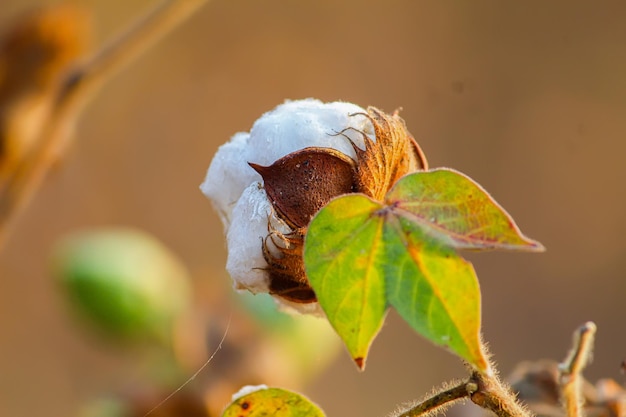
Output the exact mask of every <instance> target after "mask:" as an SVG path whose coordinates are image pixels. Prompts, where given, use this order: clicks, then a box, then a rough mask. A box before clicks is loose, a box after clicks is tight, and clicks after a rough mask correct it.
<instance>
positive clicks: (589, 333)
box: [559, 321, 596, 417]
mask: <svg viewBox="0 0 626 417" xmlns="http://www.w3.org/2000/svg"><path fill="white" fill-rule="evenodd" d="M595 334H596V325H595V324H594V323H593V322H590V321H589V322H587V323H585V324H583V325H582V326H580V327H579V328H578V329H577V330H576V332H575V333H574V343H573V346H572V350H571V351H570V353H569V354H568V356H567V358H565V360H564V361H563V362H562V363H561V364H560V365H559V371H560V376H559V382H560V384H561V395H562V397H563V403H564V404H563V406H564V407H565V412H566V413H567V416H568V417H580V416H582V412H581V409H582V405H583V398H582V395H581V378H580V376H581V374H582V371H583V369H584V368H585V366H586V365H587V364H588V363H589V360H590V357H591V351H592V348H593V340H594V336H595Z"/></svg>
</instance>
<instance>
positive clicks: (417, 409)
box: [396, 381, 477, 417]
mask: <svg viewBox="0 0 626 417" xmlns="http://www.w3.org/2000/svg"><path fill="white" fill-rule="evenodd" d="M476 389H477V386H476V384H474V383H473V382H468V381H465V382H462V383H460V384H458V385H455V386H453V387H452V388H449V389H446V390H444V391H440V392H438V393H436V394H435V395H433V396H432V397H429V398H427V399H426V400H423V401H421V402H420V403H418V404H417V405H415V406H412V407H411V408H410V409H408V410H406V411H404V412H402V413H401V414H398V415H397V416H396V417H417V416H424V415H427V414H430V413H435V412H438V411H442V409H443V408H445V407H447V406H449V405H451V404H452V403H453V402H455V401H458V400H461V399H464V398H467V397H469V396H470V395H471V394H472V392H474V391H475V390H476Z"/></svg>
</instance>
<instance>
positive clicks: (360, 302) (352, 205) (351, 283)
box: [304, 194, 388, 369]
mask: <svg viewBox="0 0 626 417" xmlns="http://www.w3.org/2000/svg"><path fill="white" fill-rule="evenodd" d="M381 208H382V206H381V205H380V204H379V203H376V202H374V201H372V200H370V199H369V198H367V197H365V196H363V195H359V194H353V195H346V196H344V197H341V198H338V199H335V200H333V201H332V202H331V203H330V204H328V205H327V206H326V207H325V208H324V209H323V210H322V211H320V212H319V214H318V215H317V216H316V217H315V218H314V219H313V221H312V222H311V224H310V225H309V229H308V232H307V236H306V239H305V250H304V259H305V265H306V271H307V277H308V278H309V280H310V282H311V285H312V287H313V288H314V290H315V293H316V295H317V299H318V301H319V303H320V305H321V307H322V309H323V310H324V312H325V313H326V316H327V317H328V320H329V322H330V324H331V325H332V326H333V327H334V328H335V330H336V331H337V333H338V334H339V336H340V337H341V338H342V339H343V341H344V343H345V345H346V347H347V348H348V351H349V353H350V355H351V356H352V358H353V359H354V361H355V362H356V364H357V366H358V367H359V368H360V369H363V367H364V366H365V358H366V356H367V351H368V350H369V346H370V344H371V342H372V340H373V339H374V337H375V336H376V334H377V333H378V331H379V330H380V327H381V326H382V323H383V319H384V316H385V312H386V310H387V302H386V300H385V276H384V267H385V265H386V264H387V263H388V259H386V255H385V253H384V251H383V244H384V239H383V236H382V233H383V218H381V217H377V216H373V215H372V214H373V213H375V212H376V211H377V210H379V209H381ZM307 242H308V243H307Z"/></svg>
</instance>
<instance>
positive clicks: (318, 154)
mask: <svg viewBox="0 0 626 417" xmlns="http://www.w3.org/2000/svg"><path fill="white" fill-rule="evenodd" d="M352 116H353V117H357V116H364V117H367V118H369V119H370V121H371V122H372V125H373V126H374V133H375V136H376V140H375V141H374V140H372V139H371V138H370V137H369V136H367V135H366V134H365V133H364V132H359V133H360V134H361V135H362V136H363V140H364V143H365V149H361V148H360V147H358V146H357V145H356V144H354V142H352V140H350V138H349V137H348V136H347V135H346V134H345V132H346V131H345V130H344V131H342V132H339V133H338V134H339V135H342V136H344V137H345V138H346V139H347V140H348V141H350V143H351V144H352V146H353V148H354V150H355V152H356V161H354V160H352V159H351V158H349V157H348V156H346V155H344V154H343V153H341V152H339V151H336V150H334V149H330V148H317V147H315V148H305V149H302V150H300V151H297V152H293V153H291V154H289V155H287V156H284V157H283V158H280V159H279V160H278V161H276V162H274V163H273V164H272V165H270V166H268V167H263V166H260V165H257V164H254V163H249V164H250V166H251V167H252V168H254V169H255V170H256V171H257V172H258V173H259V174H260V175H261V176H262V177H263V181H264V188H265V191H266V193H267V195H268V199H269V201H270V202H271V204H272V207H273V208H274V210H275V211H276V214H277V217H278V218H279V219H280V220H282V221H283V222H285V223H286V224H287V225H288V226H289V227H290V228H291V229H292V230H293V232H292V233H289V234H283V233H279V232H278V231H277V230H276V228H275V227H273V226H272V225H271V224H269V225H268V228H269V234H268V236H267V237H266V238H265V239H264V240H263V243H262V245H263V257H264V258H265V261H266V262H267V264H268V267H267V271H268V273H269V282H270V286H269V287H270V293H271V294H273V295H276V296H279V297H282V298H284V299H286V300H289V301H292V302H296V303H313V302H316V301H317V299H316V297H315V293H314V292H313V289H312V288H311V287H310V285H309V282H308V279H307V277H306V272H305V269H304V260H303V257H302V254H303V250H304V236H305V235H306V231H307V227H308V224H309V222H310V221H311V218H312V217H313V216H314V215H315V214H316V213H317V212H318V211H319V210H320V209H321V208H322V207H324V206H325V205H326V204H328V202H329V201H330V200H331V199H333V198H335V197H338V196H340V195H344V194H349V193H352V192H355V193H363V194H365V195H367V196H368V197H371V198H373V199H375V200H377V201H382V200H383V199H384V197H385V194H386V193H387V192H388V191H389V190H390V189H391V187H392V186H393V185H394V184H395V183H396V182H397V181H398V180H399V179H400V178H401V177H402V176H404V175H406V174H408V173H410V172H414V171H417V170H425V169H428V163H427V161H426V157H425V156H424V153H423V152H422V150H421V149H420V147H419V145H418V144H417V142H416V141H415V139H413V137H412V136H411V134H410V133H409V132H408V131H407V129H406V125H405V124H404V121H403V120H402V118H400V116H399V115H398V113H397V112H395V113H394V114H392V115H388V114H385V113H384V112H382V111H380V110H378V109H377V108H375V107H368V109H367V113H356V114H354V115H352ZM349 129H350V130H352V129H351V128H349Z"/></svg>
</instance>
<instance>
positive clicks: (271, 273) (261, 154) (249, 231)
mask: <svg viewBox="0 0 626 417" xmlns="http://www.w3.org/2000/svg"><path fill="white" fill-rule="evenodd" d="M368 111H369V110H365V109H363V108H362V107H359V106H357V105H355V104H351V103H343V102H333V103H322V102H321V101H319V100H314V99H306V100H298V101H286V102H285V103H283V104H281V105H279V106H278V107H276V108H275V109H274V110H272V111H269V112H267V113H265V114H264V115H263V116H261V117H260V118H259V119H258V120H257V121H256V122H255V123H254V125H253V126H252V129H251V130H250V133H237V134H235V135H234V136H233V137H232V138H231V140H230V141H229V142H228V143H226V144H225V145H222V146H221V147H220V148H219V149H218V151H217V153H216V155H215V157H214V158H213V161H212V162H211V165H210V167H209V169H208V171H207V175H206V178H205V180H204V182H203V183H202V185H201V187H200V188H201V190H202V192H203V193H204V194H205V195H206V196H207V197H208V198H209V199H210V200H211V201H212V203H213V205H214V207H215V208H216V210H217V211H218V213H219V215H220V218H221V220H222V223H223V224H224V228H225V232H226V240H227V246H228V259H227V263H226V269H227V271H228V272H229V274H230V275H231V277H232V279H233V281H234V286H235V288H236V289H239V290H243V289H246V290H249V291H250V292H252V293H268V292H271V293H272V294H273V295H274V297H275V299H276V300H277V301H278V302H279V304H280V305H281V306H282V307H283V308H284V309H286V310H291V311H298V312H301V313H305V314H314V315H321V314H322V312H321V309H320V306H319V304H318V303H317V302H315V295H314V293H313V291H312V290H311V289H310V287H308V284H307V283H306V277H304V280H302V279H301V278H302V275H303V274H304V266H303V263H302V262H303V261H302V260H301V255H300V260H298V258H297V256H298V255H297V254H298V253H301V252H299V251H301V250H302V247H303V235H302V234H297V233H296V234H292V232H294V230H291V229H290V228H289V227H288V226H287V225H286V224H285V223H284V222H283V221H281V220H279V219H278V218H277V214H276V212H277V210H276V207H275V206H274V204H275V203H276V202H272V201H270V200H269V199H268V196H267V193H266V190H265V189H264V188H263V185H262V184H263V178H262V177H261V175H260V174H259V173H257V171H255V170H254V169H253V168H252V167H250V166H249V165H248V163H253V164H257V165H259V166H262V167H268V166H271V165H272V164H274V163H275V162H276V161H277V160H279V159H281V158H283V157H286V156H287V155H290V154H293V153H294V152H297V151H301V150H303V149H304V148H309V147H316V148H332V149H334V150H335V151H339V152H341V153H343V154H345V155H346V156H347V157H349V158H352V159H353V160H354V161H355V163H356V162H357V152H355V149H354V147H353V144H354V145H356V146H357V147H359V148H361V149H363V150H365V140H364V137H363V135H364V134H365V135H367V137H368V138H369V140H371V141H373V142H376V135H375V133H374V125H373V124H372V119H371V117H370V116H369V113H368ZM370 143H372V142H370ZM305 175H308V174H305ZM342 178H343V177H342ZM351 178H352V177H351ZM311 185H312V186H315V185H314V184H311ZM303 192H304V191H303ZM282 216H284V213H282ZM298 227H300V226H298ZM270 231H271V232H273V233H276V235H275V237H277V241H278V242H279V244H278V246H276V245H275V243H276V242H274V241H273V239H267V237H268V235H269V234H270ZM298 233H302V230H299V231H298ZM281 234H282V235H281ZM283 235H284V236H283ZM290 239H292V240H290ZM264 242H265V243H264ZM268 242H269V243H268ZM280 242H282V243H280ZM264 247H265V250H266V255H267V254H269V258H268V259H270V264H268V261H267V260H266V259H265V257H264V255H263V253H264V252H263V251H264ZM270 290H271V291H270Z"/></svg>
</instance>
